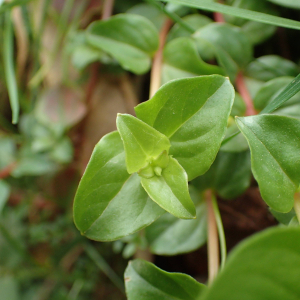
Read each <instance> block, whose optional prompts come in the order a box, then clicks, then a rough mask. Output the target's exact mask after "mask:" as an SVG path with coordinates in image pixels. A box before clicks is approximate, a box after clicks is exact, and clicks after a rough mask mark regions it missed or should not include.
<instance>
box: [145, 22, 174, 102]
mask: <svg viewBox="0 0 300 300" xmlns="http://www.w3.org/2000/svg"><path fill="white" fill-rule="evenodd" d="M172 24H173V21H172V20H170V19H167V20H166V21H165V23H164V25H163V27H162V29H161V31H160V34H159V48H158V50H157V52H156V54H155V56H154V58H153V64H152V70H151V78H150V93H149V96H150V98H151V97H152V96H153V95H154V94H155V93H156V91H157V90H158V89H159V87H160V84H161V67H162V61H163V49H164V45H165V42H166V38H167V34H168V32H169V30H170V28H171V26H172Z"/></svg>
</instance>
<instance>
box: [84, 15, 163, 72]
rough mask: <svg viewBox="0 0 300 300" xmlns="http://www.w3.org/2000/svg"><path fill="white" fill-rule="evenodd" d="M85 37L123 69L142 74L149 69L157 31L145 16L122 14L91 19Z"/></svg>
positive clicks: (154, 49) (156, 46) (155, 44)
mask: <svg viewBox="0 0 300 300" xmlns="http://www.w3.org/2000/svg"><path fill="white" fill-rule="evenodd" d="M87 41H88V42H89V43H90V44H91V45H92V46H94V47H96V48H98V49H101V50H103V51H105V52H107V53H108V54H110V55H111V56H113V57H114V58H115V59H116V60H117V61H118V62H119V63H120V64H121V66H122V67H123V68H124V69H125V70H128V71H132V72H134V73H136V74H142V73H145V72H147V71H148V70H149V68H150V64H151V56H152V55H153V54H154V52H155V51H156V50H157V48H158V33H157V30H156V28H155V26H154V25H153V24H152V23H151V22H150V21H149V20H148V19H146V18H144V17H141V16H138V15H130V14H126V15H122V14H121V15H117V16H114V17H111V18H109V19H108V20H105V21H96V22H94V23H92V24H91V25H90V27H89V28H88V32H87Z"/></svg>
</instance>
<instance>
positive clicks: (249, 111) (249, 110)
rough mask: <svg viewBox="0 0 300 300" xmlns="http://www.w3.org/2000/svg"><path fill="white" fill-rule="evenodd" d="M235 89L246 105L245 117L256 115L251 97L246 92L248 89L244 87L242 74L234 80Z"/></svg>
mask: <svg viewBox="0 0 300 300" xmlns="http://www.w3.org/2000/svg"><path fill="white" fill-rule="evenodd" d="M236 88H237V91H238V92H239V93H240V95H241V96H242V98H243V99H244V101H245V104H246V116H253V115H256V114H257V111H256V110H255V108H254V105H253V101H252V98H251V95H250V93H249V91H248V88H247V86H246V83H245V80H244V76H243V73H242V72H239V74H238V76H237V78H236Z"/></svg>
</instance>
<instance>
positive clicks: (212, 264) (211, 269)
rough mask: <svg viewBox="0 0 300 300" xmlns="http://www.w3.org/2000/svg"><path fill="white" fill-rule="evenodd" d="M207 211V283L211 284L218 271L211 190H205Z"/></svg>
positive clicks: (217, 246)
mask: <svg viewBox="0 0 300 300" xmlns="http://www.w3.org/2000/svg"><path fill="white" fill-rule="evenodd" d="M205 200H206V205H207V213H208V228H207V230H208V231H207V236H208V239H207V252H208V283H209V284H211V283H212V282H213V280H214V279H215V277H216V276H217V274H218V271H219V263H220V258H219V237H218V227H217V222H216V217H215V212H214V208H213V203H212V191H211V190H207V191H206V192H205Z"/></svg>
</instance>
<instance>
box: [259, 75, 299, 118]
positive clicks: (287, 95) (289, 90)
mask: <svg viewBox="0 0 300 300" xmlns="http://www.w3.org/2000/svg"><path fill="white" fill-rule="evenodd" d="M299 91H300V74H299V75H298V76H297V77H296V78H294V80H293V81H292V82H291V83H290V84H289V85H288V86H287V87H286V88H285V89H284V90H283V91H282V92H281V93H280V94H279V95H277V96H276V97H275V98H274V100H273V101H271V102H270V103H269V104H268V105H267V106H266V107H265V108H264V109H263V110H262V111H261V113H271V112H273V111H275V110H276V109H277V108H279V107H280V106H282V105H283V104H284V103H285V102H287V101H288V100H289V99H291V98H292V97H293V96H295V95H296V94H297V93H298V92H299Z"/></svg>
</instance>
